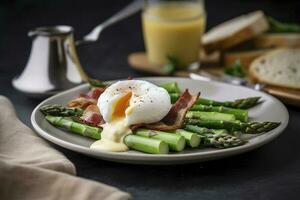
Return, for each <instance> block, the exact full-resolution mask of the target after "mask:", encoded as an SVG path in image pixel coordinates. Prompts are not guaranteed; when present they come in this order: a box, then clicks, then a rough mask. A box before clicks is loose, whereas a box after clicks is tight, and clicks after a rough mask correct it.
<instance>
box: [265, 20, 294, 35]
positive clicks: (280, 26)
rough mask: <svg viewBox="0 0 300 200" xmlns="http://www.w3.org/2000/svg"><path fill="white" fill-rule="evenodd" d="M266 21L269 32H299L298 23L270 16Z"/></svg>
mask: <svg viewBox="0 0 300 200" xmlns="http://www.w3.org/2000/svg"><path fill="white" fill-rule="evenodd" d="M268 21H269V24H270V29H269V32H271V33H300V24H296V23H284V22H280V21H278V20H277V19H274V18H272V17H268Z"/></svg>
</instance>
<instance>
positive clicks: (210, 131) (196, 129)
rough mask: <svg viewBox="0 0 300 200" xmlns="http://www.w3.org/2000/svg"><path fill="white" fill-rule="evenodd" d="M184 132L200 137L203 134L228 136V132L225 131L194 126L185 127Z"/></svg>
mask: <svg viewBox="0 0 300 200" xmlns="http://www.w3.org/2000/svg"><path fill="white" fill-rule="evenodd" d="M184 129H185V130H187V131H190V132H192V133H197V134H200V135H205V134H228V131H227V130H226V129H209V128H205V127H199V126H194V125H185V127H184Z"/></svg>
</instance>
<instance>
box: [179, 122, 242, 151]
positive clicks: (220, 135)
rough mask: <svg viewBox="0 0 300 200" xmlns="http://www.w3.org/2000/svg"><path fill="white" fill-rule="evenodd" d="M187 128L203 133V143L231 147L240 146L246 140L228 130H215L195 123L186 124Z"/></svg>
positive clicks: (210, 145)
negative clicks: (194, 124) (228, 132)
mask: <svg viewBox="0 0 300 200" xmlns="http://www.w3.org/2000/svg"><path fill="white" fill-rule="evenodd" d="M185 129H187V130H189V131H192V132H195V133H197V134H199V135H201V139H202V141H203V145H205V146H209V147H216V148H230V147H235V146H240V145H242V144H244V143H245V141H243V140H241V139H239V138H237V137H235V136H232V135H229V134H227V133H226V131H223V130H220V131H214V130H212V129H207V128H202V127H198V126H193V125H186V126H185Z"/></svg>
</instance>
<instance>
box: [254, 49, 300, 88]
mask: <svg viewBox="0 0 300 200" xmlns="http://www.w3.org/2000/svg"><path fill="white" fill-rule="evenodd" d="M250 77H251V78H252V79H253V80H254V81H256V82H262V83H266V84H270V85H274V86H279V87H286V88H292V89H300V49H277V50H273V51H271V52H269V53H267V54H265V55H264V56H261V57H259V58H257V59H255V60H254V61H253V62H252V64H251V66H250Z"/></svg>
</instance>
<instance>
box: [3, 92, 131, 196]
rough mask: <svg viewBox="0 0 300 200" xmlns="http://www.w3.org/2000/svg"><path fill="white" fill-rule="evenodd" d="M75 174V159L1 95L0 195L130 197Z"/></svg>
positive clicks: (115, 189)
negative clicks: (48, 140) (40, 133)
mask: <svg viewBox="0 0 300 200" xmlns="http://www.w3.org/2000/svg"><path fill="white" fill-rule="evenodd" d="M75 174H76V169H75V166H74V165H73V163H71V162H70V161H69V160H68V159H67V158H66V157H65V156H63V155H62V154H61V153H59V152H58V151H56V150H55V149H53V148H51V147H50V146H49V145H48V144H47V143H46V142H45V141H44V140H43V139H41V138H39V137H38V136H36V134H35V133H34V132H33V131H32V130H31V129H30V128H28V127H27V126H25V125H24V124H23V123H22V122H20V120H19V119H18V118H17V116H16V114H15V111H14V108H13V106H12V104H11V102H10V101H9V100H8V99H7V98H5V97H4V96H0V181H1V183H0V199H3V200H4V199H9V200H15V199H22V200H27V199H28V200H36V199H46V200H60V199H62V200H69V199H72V200H77V199H78V200H89V199H105V200H115V199H130V195H129V194H128V193H125V192H122V191H120V190H118V189H117V188H114V187H111V186H108V185H105V184H101V183H98V182H95V181H89V180H86V179H83V178H78V177H75V176H74V175H75Z"/></svg>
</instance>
